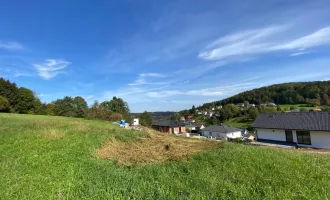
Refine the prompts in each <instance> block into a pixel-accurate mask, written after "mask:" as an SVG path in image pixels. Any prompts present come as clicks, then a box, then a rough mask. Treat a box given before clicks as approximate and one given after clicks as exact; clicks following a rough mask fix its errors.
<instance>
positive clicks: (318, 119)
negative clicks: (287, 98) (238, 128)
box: [252, 112, 330, 149]
mask: <svg viewBox="0 0 330 200" xmlns="http://www.w3.org/2000/svg"><path fill="white" fill-rule="evenodd" d="M252 126H253V127H254V128H255V129H256V133H257V134H256V136H257V140H259V141H268V142H276V143H288V144H296V145H297V146H301V147H312V148H324V149H330V112H297V113H295V112H289V113H267V114H260V115H259V116H258V117H257V118H256V120H255V121H254V122H253V124H252Z"/></svg>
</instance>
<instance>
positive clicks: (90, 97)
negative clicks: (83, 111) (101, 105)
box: [85, 95, 94, 100]
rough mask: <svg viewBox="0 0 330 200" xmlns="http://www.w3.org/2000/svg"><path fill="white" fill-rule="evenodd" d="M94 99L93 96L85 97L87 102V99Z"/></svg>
mask: <svg viewBox="0 0 330 200" xmlns="http://www.w3.org/2000/svg"><path fill="white" fill-rule="evenodd" d="M93 97H94V95H89V96H87V97H85V99H87V100H89V99H92V98H93Z"/></svg>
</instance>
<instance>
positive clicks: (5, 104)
mask: <svg viewBox="0 0 330 200" xmlns="http://www.w3.org/2000/svg"><path fill="white" fill-rule="evenodd" d="M9 111H10V104H9V101H8V99H6V98H5V97H3V96H0V112H9Z"/></svg>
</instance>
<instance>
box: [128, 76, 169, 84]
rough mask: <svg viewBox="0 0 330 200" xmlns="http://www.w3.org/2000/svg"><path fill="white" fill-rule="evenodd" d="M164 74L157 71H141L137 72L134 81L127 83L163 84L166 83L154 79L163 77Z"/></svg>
mask: <svg viewBox="0 0 330 200" xmlns="http://www.w3.org/2000/svg"><path fill="white" fill-rule="evenodd" d="M163 77H165V75H162V74H158V73H142V74H138V77H137V78H136V80H135V82H134V83H129V84H128V85H130V86H138V85H164V84H167V83H165V82H158V81H155V79H158V78H163Z"/></svg>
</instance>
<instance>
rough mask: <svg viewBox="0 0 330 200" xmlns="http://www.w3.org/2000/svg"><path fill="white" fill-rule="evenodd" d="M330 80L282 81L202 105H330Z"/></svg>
mask: <svg viewBox="0 0 330 200" xmlns="http://www.w3.org/2000/svg"><path fill="white" fill-rule="evenodd" d="M329 96H330V81H315V82H296V83H283V84H276V85H271V86H267V87H261V88H257V89H253V90H250V91H246V92H242V93H239V94H237V95H234V96H232V97H229V98H226V99H224V100H219V101H215V102H211V103H206V104H204V105H203V107H210V106H211V105H221V104H222V105H223V104H228V103H235V104H236V103H243V102H244V101H249V103H254V104H262V103H267V102H274V103H276V104H304V103H310V104H315V105H330V99H329Z"/></svg>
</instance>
